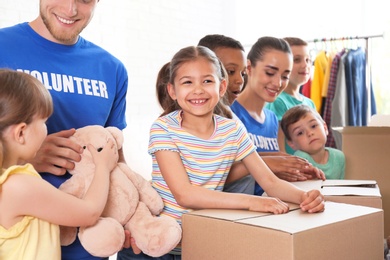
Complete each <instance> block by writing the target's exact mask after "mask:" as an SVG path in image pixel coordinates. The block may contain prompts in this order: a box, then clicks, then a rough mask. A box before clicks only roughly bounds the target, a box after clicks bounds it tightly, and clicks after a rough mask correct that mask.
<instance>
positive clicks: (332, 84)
mask: <svg viewBox="0 0 390 260" xmlns="http://www.w3.org/2000/svg"><path fill="white" fill-rule="evenodd" d="M344 53H345V50H344V49H343V50H342V51H340V52H338V53H336V54H335V55H334V57H333V60H332V64H331V66H330V73H329V83H328V91H327V94H326V100H325V106H324V113H323V118H324V120H325V122H326V124H327V125H328V126H332V123H331V115H332V102H333V98H334V96H335V92H336V83H337V74H338V70H339V64H340V60H341V56H342V55H343V54H344ZM325 146H327V147H334V148H335V147H336V143H335V140H334V137H333V131H332V130H331V129H330V130H329V134H328V138H327V141H326V145H325Z"/></svg>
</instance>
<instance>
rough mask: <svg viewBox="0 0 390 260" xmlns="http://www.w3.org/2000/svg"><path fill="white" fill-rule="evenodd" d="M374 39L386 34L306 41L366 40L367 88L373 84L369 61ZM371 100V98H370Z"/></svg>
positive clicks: (309, 41) (310, 41)
mask: <svg viewBox="0 0 390 260" xmlns="http://www.w3.org/2000/svg"><path fill="white" fill-rule="evenodd" d="M372 38H384V34H375V35H366V36H350V37H339V38H320V39H312V40H306V42H308V43H314V44H316V43H321V42H322V43H323V42H331V41H341V42H343V41H348V40H365V45H366V46H365V53H366V87H367V88H368V87H369V86H370V82H371V73H370V64H371V60H370V59H369V58H370V57H369V55H368V53H369V49H370V48H369V47H370V46H369V43H370V41H369V39H372ZM367 93H368V95H370V91H368V90H367ZM368 99H370V97H368Z"/></svg>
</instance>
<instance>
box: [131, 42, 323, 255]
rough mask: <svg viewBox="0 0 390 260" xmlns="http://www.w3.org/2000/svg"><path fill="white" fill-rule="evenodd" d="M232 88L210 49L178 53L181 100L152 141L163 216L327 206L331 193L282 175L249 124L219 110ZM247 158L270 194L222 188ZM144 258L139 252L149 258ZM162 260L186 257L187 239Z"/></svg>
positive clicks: (172, 87)
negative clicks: (253, 136)
mask: <svg viewBox="0 0 390 260" xmlns="http://www.w3.org/2000/svg"><path fill="white" fill-rule="evenodd" d="M226 86H227V82H226V73H225V69H224V68H223V65H222V64H221V62H220V61H219V60H218V58H217V57H216V56H215V54H214V53H213V52H212V51H210V50H209V49H208V48H206V47H202V46H198V47H193V46H191V47H187V48H183V49H181V50H180V51H179V52H178V53H176V54H175V55H174V57H173V59H172V61H171V63H170V79H169V82H168V85H167V92H168V94H169V97H170V98H171V99H172V100H173V102H172V105H171V106H169V107H167V106H166V107H165V108H166V109H165V111H164V113H163V114H162V115H161V116H160V117H159V118H158V119H157V120H156V121H155V122H154V123H153V125H152V127H151V130H150V141H149V153H150V154H151V156H152V161H153V173H152V183H153V187H154V188H155V189H156V190H157V191H158V193H159V194H160V195H161V197H162V198H163V201H164V204H165V205H164V209H163V212H162V213H161V214H162V215H166V216H170V217H172V218H175V219H177V221H178V222H179V223H181V216H182V214H184V213H186V212H188V211H190V210H192V209H205V208H222V209H247V210H251V211H261V212H271V213H274V214H282V213H286V212H288V210H289V208H288V205H287V204H286V203H285V202H283V201H289V202H293V203H297V204H300V207H301V209H302V210H303V211H308V212H320V211H323V210H324V198H323V196H322V195H321V193H320V192H319V191H318V190H312V191H309V192H304V191H302V190H299V189H298V188H296V187H295V186H294V185H292V184H290V183H288V182H286V181H283V180H281V179H279V178H277V177H276V176H275V175H274V174H273V173H272V172H271V170H270V169H269V168H268V167H267V166H266V164H265V163H264V162H263V160H262V159H261V158H260V156H259V155H258V154H257V152H256V148H255V146H254V145H253V143H252V142H251V140H250V139H249V137H248V135H247V133H246V131H245V129H244V127H243V126H242V124H241V123H239V122H238V121H236V120H233V119H228V118H226V117H222V116H219V115H217V114H216V113H215V111H221V110H223V109H224V108H225V109H226V106H225V105H223V104H222V103H221V102H220V100H221V97H223V95H224V94H225V91H226ZM241 160H242V161H243V162H244V164H245V167H246V168H247V169H245V171H248V170H249V172H251V174H252V175H253V176H254V178H255V179H256V181H257V182H258V183H259V184H260V185H261V186H262V187H263V188H264V190H265V191H266V192H267V194H268V195H269V196H270V197H260V196H254V195H247V194H240V193H228V192H222V189H223V186H224V185H225V181H226V178H227V176H228V173H229V172H230V174H235V173H236V172H238V171H239V170H244V169H242V168H241V169H238V168H237V169H234V168H232V165H233V163H234V162H235V161H241ZM144 256H145V255H144ZM144 256H143V258H142V257H141V256H140V255H138V257H141V258H142V259H147V258H144ZM132 259H133V258H132ZM160 259H180V245H178V247H177V248H176V249H175V250H174V251H172V252H171V253H170V254H169V255H165V256H163V257H161V258H160Z"/></svg>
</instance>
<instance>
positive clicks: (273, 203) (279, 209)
mask: <svg viewBox="0 0 390 260" xmlns="http://www.w3.org/2000/svg"><path fill="white" fill-rule="evenodd" d="M251 199H252V200H251V204H250V207H249V210H250V211H259V212H271V213H274V214H283V213H287V212H288V210H289V207H288V204H287V203H284V202H283V201H281V200H280V199H278V198H272V197H261V196H253V197H252V198H251Z"/></svg>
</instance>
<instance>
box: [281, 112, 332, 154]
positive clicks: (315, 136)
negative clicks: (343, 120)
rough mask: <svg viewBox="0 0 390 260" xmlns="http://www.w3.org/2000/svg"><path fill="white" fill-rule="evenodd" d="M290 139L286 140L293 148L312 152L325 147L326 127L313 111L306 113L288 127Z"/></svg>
mask: <svg viewBox="0 0 390 260" xmlns="http://www.w3.org/2000/svg"><path fill="white" fill-rule="evenodd" d="M288 131H289V133H290V136H291V141H287V143H288V145H290V146H291V147H292V148H293V149H294V150H301V151H304V152H307V153H308V154H314V153H316V152H318V151H320V150H322V149H324V147H325V143H326V136H327V135H328V128H327V126H326V123H325V122H323V121H321V120H320V119H319V118H318V117H317V116H315V115H314V114H313V113H308V114H307V115H306V116H304V117H303V118H301V119H299V120H298V121H297V122H296V123H294V124H292V125H290V126H289V127H288Z"/></svg>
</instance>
